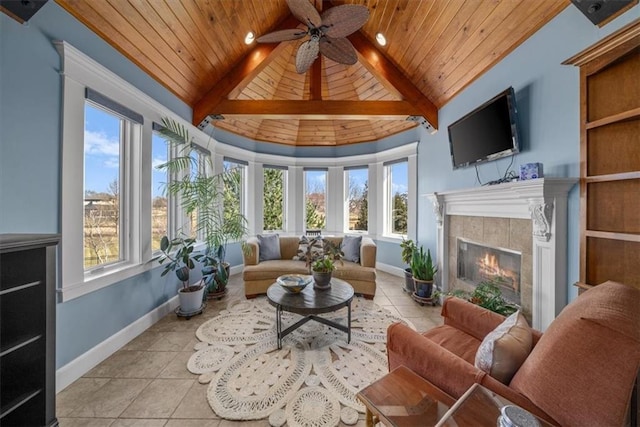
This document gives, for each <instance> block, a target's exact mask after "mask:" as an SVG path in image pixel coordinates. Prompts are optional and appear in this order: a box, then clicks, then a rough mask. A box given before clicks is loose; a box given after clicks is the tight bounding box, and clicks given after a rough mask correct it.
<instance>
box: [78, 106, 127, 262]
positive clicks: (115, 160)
mask: <svg viewBox="0 0 640 427" xmlns="http://www.w3.org/2000/svg"><path fill="white" fill-rule="evenodd" d="M124 122H125V120H124V119H122V118H120V117H119V116H116V115H115V114H112V113H110V112H108V111H106V110H104V109H102V108H99V107H98V106H97V105H95V104H93V103H91V102H89V101H87V102H86V103H85V129H84V227H83V228H84V234H83V245H84V268H85V270H86V269H90V268H93V267H97V266H102V265H106V264H111V263H114V262H117V261H120V260H121V259H122V254H121V252H122V250H121V248H122V233H121V230H122V224H121V220H122V212H121V203H120V199H121V196H122V195H121V194H120V182H121V174H122V166H121V159H122V155H121V153H122V151H123V149H124V148H123V144H124V142H123V141H124V138H123V128H124Z"/></svg>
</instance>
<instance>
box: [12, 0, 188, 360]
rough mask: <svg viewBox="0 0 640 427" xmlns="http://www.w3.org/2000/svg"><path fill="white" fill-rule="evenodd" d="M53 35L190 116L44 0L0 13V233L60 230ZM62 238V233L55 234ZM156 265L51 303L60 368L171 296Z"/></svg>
mask: <svg viewBox="0 0 640 427" xmlns="http://www.w3.org/2000/svg"><path fill="white" fill-rule="evenodd" d="M52 40H66V41H68V42H69V43H71V44H72V45H73V46H74V47H76V48H78V49H80V50H81V51H82V52H84V53H86V54H87V55H89V56H91V57H92V58H93V59H95V60H97V61H98V62H100V63H101V64H103V65H105V66H106V67H107V68H109V69H111V70H112V71H114V72H115V73H117V74H119V75H120V76H121V77H123V78H124V79H125V80H127V81H129V82H130V83H132V84H133V85H135V86H137V87H138V88H140V89H141V90H143V91H145V92H146V93H147V94H148V95H150V96H152V97H154V98H155V99H157V100H158V101H159V102H161V103H162V104H164V105H165V106H167V107H168V108H169V109H171V110H173V111H174V112H175V113H176V114H177V115H178V116H180V117H183V118H185V119H187V120H191V108H189V107H188V106H187V105H186V104H184V103H183V102H181V101H180V100H178V99H177V98H176V97H175V96H174V95H173V94H171V93H170V92H169V91H167V90H166V89H164V88H163V87H162V86H160V85H159V84H158V83H157V82H155V81H154V80H152V79H150V78H149V77H148V76H147V75H146V74H145V73H144V72H142V71H141V70H140V69H139V68H138V67H137V66H135V65H134V64H132V63H131V62H130V61H128V60H126V59H124V58H123V57H122V55H120V54H119V53H118V52H116V51H115V50H114V49H113V48H111V47H110V46H109V45H108V44H106V43H105V42H104V41H102V39H100V38H99V37H98V36H96V35H95V34H93V33H92V32H90V31H89V30H88V29H87V28H86V27H84V26H83V25H82V24H80V23H79V22H78V21H76V20H75V19H74V18H73V17H71V16H70V15H69V14H67V13H66V12H65V11H64V10H62V8H60V7H59V6H58V5H57V4H55V3H54V2H52V1H50V2H47V4H46V5H45V6H44V7H43V8H42V9H41V10H40V11H39V12H38V13H36V15H35V16H34V17H33V18H32V19H31V20H30V21H29V23H28V25H21V24H19V23H18V22H16V21H14V20H13V19H11V18H9V17H7V16H6V15H5V14H0V66H1V69H0V233H19V232H23V233H58V232H60V173H61V169H60V168H61V165H60V151H61V146H62V144H61V140H60V134H61V126H60V123H61V105H62V98H61V94H62V85H61V77H60V74H59V72H58V70H59V68H60V56H59V55H58V52H57V51H56V49H55V48H54V46H53V44H52V43H51V42H52ZM62 238H63V239H64V236H62ZM159 276H160V269H159V268H157V269H155V270H153V271H151V272H148V273H145V274H143V275H140V276H138V277H135V278H133V279H129V280H126V281H123V282H121V283H118V284H115V285H113V286H109V287H107V288H104V289H102V290H100V291H97V292H94V293H92V294H89V295H86V296H84V297H80V298H77V299H74V300H71V301H69V302H66V303H63V304H58V307H57V320H58V324H57V352H56V353H57V361H56V363H57V366H58V367H60V366H63V365H65V364H66V363H68V362H70V361H71V360H73V359H75V358H76V357H78V356H80V355H81V354H83V353H84V352H86V351H87V350H89V349H91V348H92V347H94V346H95V345H97V344H99V343H100V342H102V341H104V340H105V339H107V338H109V337H110V336H112V335H113V334H115V333H116V332H118V331H120V330H121V329H122V328H124V327H125V326H127V325H129V324H130V323H131V322H133V321H135V320H137V319H138V318H140V317H141V316H143V315H145V314H146V313H148V312H149V311H151V310H152V309H154V308H155V307H157V306H159V305H160V304H162V303H164V302H165V301H167V300H168V299H169V298H171V297H172V296H174V295H175V294H176V289H177V285H178V283H177V279H176V278H175V277H173V276H172V275H168V276H166V277H164V278H162V279H160V278H159Z"/></svg>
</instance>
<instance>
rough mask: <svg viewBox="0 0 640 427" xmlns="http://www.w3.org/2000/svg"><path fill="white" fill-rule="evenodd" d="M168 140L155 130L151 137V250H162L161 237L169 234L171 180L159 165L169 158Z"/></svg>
mask: <svg viewBox="0 0 640 427" xmlns="http://www.w3.org/2000/svg"><path fill="white" fill-rule="evenodd" d="M168 154H169V146H168V144H167V142H166V141H165V140H164V139H163V138H161V137H160V136H159V135H158V134H156V133H155V132H154V133H153V136H152V137H151V166H152V168H151V250H152V251H154V252H155V251H158V250H160V239H162V236H165V235H167V236H168V235H169V198H168V196H167V194H166V192H165V185H166V184H167V183H168V182H169V174H168V173H167V170H166V169H159V168H158V166H159V165H162V164H165V163H166V162H167V160H168V159H169V156H168Z"/></svg>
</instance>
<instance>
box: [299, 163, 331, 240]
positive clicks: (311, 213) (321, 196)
mask: <svg viewBox="0 0 640 427" xmlns="http://www.w3.org/2000/svg"><path fill="white" fill-rule="evenodd" d="M304 182H305V193H304V213H305V230H324V229H325V227H326V223H327V221H326V215H327V213H326V212H327V170H326V169H305V171H304Z"/></svg>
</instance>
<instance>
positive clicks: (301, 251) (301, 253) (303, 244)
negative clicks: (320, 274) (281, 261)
mask: <svg viewBox="0 0 640 427" xmlns="http://www.w3.org/2000/svg"><path fill="white" fill-rule="evenodd" d="M308 247H309V239H308V238H307V236H301V237H300V241H299V242H298V252H297V253H296V255H295V256H294V257H293V259H294V261H306V260H307V248H308Z"/></svg>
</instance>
